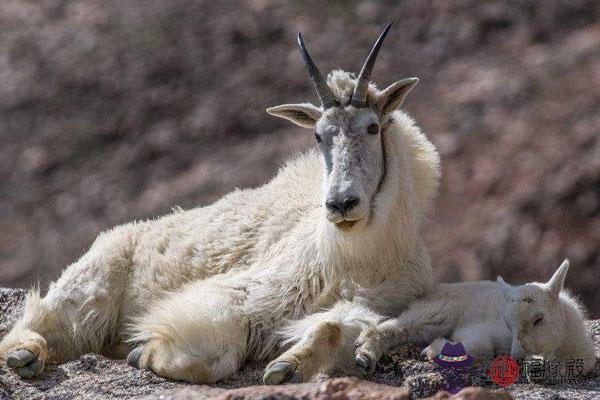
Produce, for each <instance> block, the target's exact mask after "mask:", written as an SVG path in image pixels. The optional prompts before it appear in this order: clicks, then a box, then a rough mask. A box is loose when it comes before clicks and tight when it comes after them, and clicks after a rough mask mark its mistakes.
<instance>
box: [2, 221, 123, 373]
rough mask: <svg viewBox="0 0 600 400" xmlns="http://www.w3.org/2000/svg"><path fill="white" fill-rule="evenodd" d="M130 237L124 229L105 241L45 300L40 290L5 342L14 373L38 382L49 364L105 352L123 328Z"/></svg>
mask: <svg viewBox="0 0 600 400" xmlns="http://www.w3.org/2000/svg"><path fill="white" fill-rule="evenodd" d="M129 234H130V233H129V228H128V227H127V226H124V227H121V228H118V229H116V230H114V231H111V232H109V233H106V234H102V235H100V236H99V237H98V239H97V240H96V241H95V242H94V244H93V245H92V247H91V248H90V250H89V251H88V252H87V253H86V254H85V255H84V256H83V257H82V258H81V259H79V260H78V261H77V262H75V263H74V264H72V265H70V266H69V267H68V268H67V269H65V271H64V272H63V274H62V275H61V277H60V278H59V279H58V280H57V281H56V282H55V283H53V284H52V285H51V286H50V289H49V290H48V294H47V295H46V296H45V297H44V298H43V299H42V298H41V297H40V295H39V292H38V291H37V290H31V291H30V292H29V293H28V294H27V297H26V299H25V307H24V312H23V315H22V316H21V318H20V319H19V320H18V321H17V322H16V323H15V325H14V326H13V328H12V329H11V330H10V332H9V333H8V334H7V335H6V336H5V337H4V338H3V339H2V342H0V358H3V359H5V360H6V363H7V365H8V367H10V368H12V369H14V370H15V372H17V374H19V375H20V376H22V377H24V378H33V377H34V376H36V375H38V374H40V373H41V372H42V371H43V370H44V366H45V364H46V363H59V362H64V361H67V360H70V359H73V358H75V357H77V356H78V355H80V354H83V353H84V352H90V351H94V352H101V351H102V350H103V346H104V345H105V344H106V343H107V340H108V339H110V336H111V335H112V336H114V333H115V331H116V327H117V325H116V324H117V320H118V313H115V310H118V309H119V307H118V302H119V299H120V298H121V296H120V293H122V291H123V288H122V286H123V285H125V284H126V282H127V279H124V276H122V275H124V274H125V275H126V274H127V270H126V266H125V265H123V263H126V262H127V260H128V258H127V257H126V254H127V252H128V245H127V243H128V240H127V238H128V237H129ZM125 278H126V276H125ZM108 341H110V340H108Z"/></svg>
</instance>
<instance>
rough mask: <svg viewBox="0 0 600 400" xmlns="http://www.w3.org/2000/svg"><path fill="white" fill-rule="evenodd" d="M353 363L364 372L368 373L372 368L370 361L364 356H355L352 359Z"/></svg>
mask: <svg viewBox="0 0 600 400" xmlns="http://www.w3.org/2000/svg"><path fill="white" fill-rule="evenodd" d="M354 362H355V363H356V365H358V366H359V367H360V368H361V369H362V370H363V371H364V372H366V373H369V372H370V371H371V368H372V364H373V363H372V362H371V359H370V358H369V357H368V356H367V355H366V354H362V353H361V354H357V355H356V357H355V358H354Z"/></svg>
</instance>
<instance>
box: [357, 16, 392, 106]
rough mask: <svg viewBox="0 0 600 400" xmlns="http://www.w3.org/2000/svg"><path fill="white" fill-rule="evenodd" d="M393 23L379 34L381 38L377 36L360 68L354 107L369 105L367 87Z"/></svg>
mask: <svg viewBox="0 0 600 400" xmlns="http://www.w3.org/2000/svg"><path fill="white" fill-rule="evenodd" d="M392 24H393V22H390V24H389V25H388V26H386V28H385V29H384V30H383V32H381V35H379V38H377V41H376V42H375V45H373V48H372V49H371V52H370V53H369V56H368V57H367V60H366V61H365V63H364V65H363V67H362V69H361V70H360V74H358V79H357V80H356V86H355V87H354V93H352V101H351V104H352V105H353V106H354V107H358V108H364V107H366V106H367V88H368V87H369V79H370V78H371V72H373V66H374V65H375V60H377V54H378V53H379V49H380V48H381V44H382V43H383V40H384V39H385V37H386V35H387V33H388V31H389V30H390V28H391V27H392Z"/></svg>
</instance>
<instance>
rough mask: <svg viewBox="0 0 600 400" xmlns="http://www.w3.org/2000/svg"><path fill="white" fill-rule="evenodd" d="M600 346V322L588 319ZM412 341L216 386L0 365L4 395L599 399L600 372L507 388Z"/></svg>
mask: <svg viewBox="0 0 600 400" xmlns="http://www.w3.org/2000/svg"><path fill="white" fill-rule="evenodd" d="M23 298H24V292H23V291H22V290H19V289H0V337H2V336H4V334H5V333H6V332H7V330H8V329H9V328H10V326H12V324H13V323H14V321H15V319H16V317H17V316H18V315H20V312H21V309H22V303H23ZM589 328H590V330H591V332H592V333H593V335H594V339H595V341H596V345H597V349H600V321H599V320H596V321H590V322H589ZM419 350H420V349H418V348H415V347H409V346H406V347H399V348H397V349H395V350H392V351H391V352H390V353H389V354H387V355H386V356H385V357H384V358H383V359H382V361H381V362H380V364H379V365H378V367H377V370H376V372H375V374H374V375H373V376H371V377H368V381H367V380H361V379H358V378H343V377H329V376H325V375H321V376H319V377H317V379H316V380H315V381H314V382H312V383H305V384H301V385H284V386H257V385H260V383H261V382H260V380H261V376H262V370H263V367H264V365H261V364H253V365H248V366H246V367H245V368H244V369H243V370H242V371H241V372H240V373H239V374H238V375H236V376H235V377H232V378H230V379H227V380H226V381H224V382H220V383H219V384H217V385H212V386H205V385H190V384H185V383H181V382H171V381H167V380H165V379H162V378H160V377H158V376H156V375H154V374H153V373H151V372H149V371H141V370H138V369H135V368H131V367H129V366H128V365H126V364H125V362H124V361H123V360H111V359H108V358H105V357H102V356H100V355H96V354H86V355H83V356H81V357H79V358H78V359H77V360H74V361H71V362H68V363H65V364H61V365H50V366H49V367H48V368H47V370H46V372H45V373H44V374H43V375H42V376H41V377H40V378H39V379H33V380H23V379H21V378H19V377H18V376H17V375H16V374H15V373H13V372H12V371H11V370H9V369H8V368H6V366H5V365H4V364H2V365H0V399H11V398H14V399H27V400H29V399H31V400H37V399H57V400H58V399H129V398H137V399H155V400H165V399H172V400H184V399H208V398H218V399H259V398H260V399H267V398H268V399H365V400H366V399H389V400H391V399H397V400H403V399H412V398H425V397H428V396H434V399H438V400H442V399H509V398H511V397H510V395H509V393H510V394H511V395H512V396H514V397H515V398H516V399H531V400H534V399H548V398H555V399H559V398H560V399H573V400H578V399H594V398H598V397H600V374H598V372H595V373H594V374H593V375H592V376H591V377H590V378H589V379H586V380H584V381H582V382H580V383H576V384H565V385H552V386H543V385H534V384H526V383H523V382H522V379H520V381H519V382H518V383H517V384H515V385H513V386H511V387H510V388H509V390H508V391H504V390H500V388H499V387H498V386H496V385H495V384H493V383H492V382H491V380H490V379H489V378H488V376H487V374H486V371H485V370H483V369H481V368H478V367H477V368H473V369H471V370H469V371H468V372H465V373H450V372H448V371H446V370H442V369H441V368H439V367H438V366H437V364H434V363H432V362H429V361H422V360H420V359H419ZM456 379H461V380H462V382H464V383H465V386H477V387H481V388H467V389H465V390H463V391H462V392H460V393H459V394H457V395H456V396H455V397H450V396H449V395H448V394H447V393H445V392H440V391H442V390H443V389H445V388H447V384H448V381H449V380H456Z"/></svg>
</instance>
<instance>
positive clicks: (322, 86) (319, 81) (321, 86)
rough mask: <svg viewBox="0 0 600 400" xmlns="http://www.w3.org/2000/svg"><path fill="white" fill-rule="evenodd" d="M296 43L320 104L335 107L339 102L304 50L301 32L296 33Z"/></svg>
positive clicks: (325, 106)
mask: <svg viewBox="0 0 600 400" xmlns="http://www.w3.org/2000/svg"><path fill="white" fill-rule="evenodd" d="M298 45H299V46H300V52H301V53H302V58H304V64H305V65H306V69H307V70H308V75H309V76H310V79H311V80H312V83H313V85H314V87H315V90H316V91H317V95H318V96H319V100H320V101H321V105H322V106H323V108H324V109H328V108H331V107H337V106H339V105H340V103H339V102H338V101H337V99H336V98H335V96H334V95H333V93H332V92H331V90H330V89H329V86H327V81H326V80H325V78H323V75H321V73H320V72H319V69H318V68H317V66H316V65H315V63H314V62H313V60H312V59H311V58H310V55H309V54H308V50H306V46H305V45H304V40H303V39H302V34H301V33H298Z"/></svg>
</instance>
